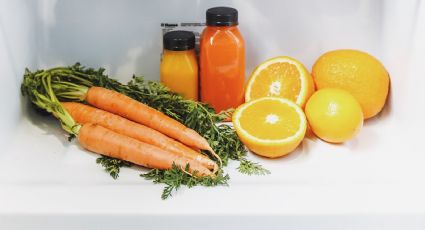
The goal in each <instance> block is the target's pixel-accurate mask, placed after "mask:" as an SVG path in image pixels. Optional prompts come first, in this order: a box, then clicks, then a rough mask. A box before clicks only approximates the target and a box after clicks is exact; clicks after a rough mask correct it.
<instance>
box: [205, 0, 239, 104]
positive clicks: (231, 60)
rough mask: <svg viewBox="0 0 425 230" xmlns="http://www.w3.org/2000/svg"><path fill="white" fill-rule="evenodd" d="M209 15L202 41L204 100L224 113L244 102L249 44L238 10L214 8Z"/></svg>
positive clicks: (208, 11)
mask: <svg viewBox="0 0 425 230" xmlns="http://www.w3.org/2000/svg"><path fill="white" fill-rule="evenodd" d="M206 16H207V27H206V28H205V29H204V31H203V32H202V35H201V42H200V73H201V74H200V81H201V100H202V101H203V102H206V103H209V104H210V105H212V106H213V108H214V109H215V111H216V112H220V111H222V110H225V109H229V108H235V107H237V106H238V105H240V104H241V103H243V100H244V99H243V98H244V97H243V91H244V80H245V42H244V39H243V37H242V35H241V33H240V32H239V29H238V27H237V25H238V11H237V10H236V9H233V8H229V7H215V8H210V9H208V10H207V13H206Z"/></svg>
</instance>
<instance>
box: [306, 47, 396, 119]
mask: <svg viewBox="0 0 425 230" xmlns="http://www.w3.org/2000/svg"><path fill="white" fill-rule="evenodd" d="M312 75H313V79H314V82H315V84H316V88H317V89H323V88H340V89H344V90H347V91H348V92H350V93H351V94H352V95H353V96H354V97H355V98H356V99H357V101H358V102H359V103H360V105H361V107H362V110H363V115H364V118H365V119H367V118H371V117H373V116H375V115H376V114H378V113H379V112H380V111H381V110H382V108H383V107H384V104H385V101H386V98H387V95H388V89H389V82H390V80H389V76H388V72H387V71H386V70H385V67H384V66H383V65H382V64H381V63H380V62H379V61H378V60H377V59H376V58H374V57H372V56H371V55H369V54H367V53H365V52H362V51H358V50H334V51H330V52H327V53H325V54H323V55H322V56H320V57H319V59H318V60H317V61H316V63H315V64H314V65H313V71H312Z"/></svg>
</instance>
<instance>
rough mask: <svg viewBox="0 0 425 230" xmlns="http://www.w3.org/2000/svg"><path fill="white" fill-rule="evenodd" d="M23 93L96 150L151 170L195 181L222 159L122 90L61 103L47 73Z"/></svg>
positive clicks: (92, 90)
mask: <svg viewBox="0 0 425 230" xmlns="http://www.w3.org/2000/svg"><path fill="white" fill-rule="evenodd" d="M62 83H63V84H68V83H67V82H62ZM69 84H71V83H69ZM21 89H22V93H23V94H24V95H26V96H28V97H29V99H30V100H31V101H32V103H34V104H35V105H36V106H38V107H39V108H42V109H44V110H46V111H48V112H50V113H52V114H53V115H54V116H55V117H56V118H58V119H59V121H60V122H61V125H62V127H63V128H64V130H65V131H67V132H68V133H70V134H72V135H75V136H76V137H77V138H78V141H79V143H80V144H81V145H82V146H83V147H84V148H85V149H88V150H90V151H92V152H95V153H98V154H102V155H105V156H109V157H113V158H117V159H121V160H125V161H128V162H132V163H134V164H137V165H141V166H144V167H148V168H155V169H165V170H166V169H171V168H172V167H174V166H177V167H179V168H180V169H182V170H184V171H185V172H187V173H188V174H190V175H192V176H195V177H214V176H215V174H216V173H217V171H218V169H219V168H220V167H221V159H220V157H219V156H218V155H217V154H216V153H215V152H214V150H213V149H212V148H211V146H210V145H209V144H208V142H207V140H205V139H204V138H203V137H202V136H200V135H199V134H198V133H197V132H195V131H194V130H192V129H190V128H187V127H186V126H184V125H183V124H181V123H180V122H178V121H176V120H174V119H172V118H170V117H168V116H166V115H165V114H163V113H161V112H160V111H158V110H155V109H153V108H151V107H149V106H147V105H145V104H143V103H141V102H139V101H136V100H134V99H132V98H130V97H128V96H126V95H124V94H121V93H119V92H116V91H113V90H109V89H106V88H102V87H95V86H93V87H89V88H85V89H84V91H83V92H82V93H81V94H80V95H78V96H79V97H80V98H81V101H83V102H85V103H87V104H83V103H78V102H61V101H59V100H58V98H57V96H56V93H58V92H57V91H55V87H54V85H53V86H52V79H51V76H50V75H48V74H42V75H40V76H39V79H31V78H24V82H23V83H22V88H21ZM62 96H63V95H62ZM200 150H206V151H209V152H210V153H211V156H213V157H215V158H216V159H215V161H214V160H212V159H211V158H210V157H209V156H208V155H204V154H203V153H202V152H201V151H200ZM216 162H218V164H219V165H217V163H216Z"/></svg>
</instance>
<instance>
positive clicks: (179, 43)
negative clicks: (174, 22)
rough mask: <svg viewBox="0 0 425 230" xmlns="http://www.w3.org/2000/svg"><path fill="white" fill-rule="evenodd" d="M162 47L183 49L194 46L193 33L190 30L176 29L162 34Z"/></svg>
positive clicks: (176, 49) (189, 48)
mask: <svg viewBox="0 0 425 230" xmlns="http://www.w3.org/2000/svg"><path fill="white" fill-rule="evenodd" d="M163 42H164V43H163V44H164V49H167V50H174V51H183V50H191V49H193V48H195V34H194V33H193V32H190V31H183V30H176V31H170V32H167V33H166V34H164V40H163Z"/></svg>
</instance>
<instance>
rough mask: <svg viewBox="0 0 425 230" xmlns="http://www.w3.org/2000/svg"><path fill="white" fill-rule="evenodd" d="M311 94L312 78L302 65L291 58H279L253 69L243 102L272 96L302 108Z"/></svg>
mask: <svg viewBox="0 0 425 230" xmlns="http://www.w3.org/2000/svg"><path fill="white" fill-rule="evenodd" d="M313 92H314V82H313V78H312V77H311V75H310V73H309V72H308V71H307V69H306V68H305V67H304V66H303V64H301V63H300V62H299V61H297V60H295V59H293V58H291V57H287V56H280V57H275V58H271V59H269V60H267V61H265V62H263V63H261V64H260V65H259V66H257V68H255V70H254V71H253V72H252V74H251V76H250V78H249V80H248V84H247V86H246V91H245V102H249V101H251V100H254V99H257V98H261V97H270V96H272V97H280V98H286V99H289V100H291V101H293V102H295V103H296V104H298V105H299V106H301V107H304V105H305V103H306V102H307V100H308V98H309V97H310V96H311V95H312V94H313Z"/></svg>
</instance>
